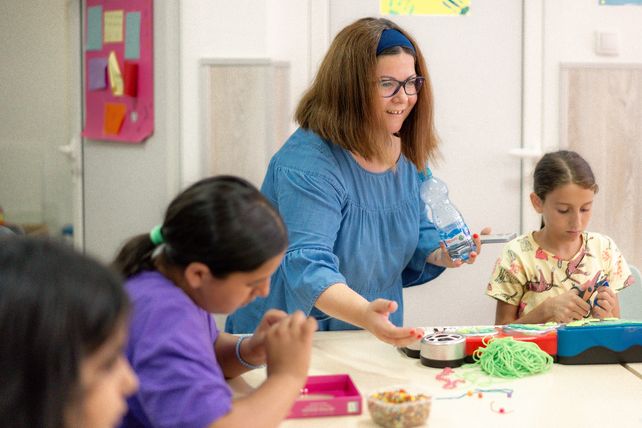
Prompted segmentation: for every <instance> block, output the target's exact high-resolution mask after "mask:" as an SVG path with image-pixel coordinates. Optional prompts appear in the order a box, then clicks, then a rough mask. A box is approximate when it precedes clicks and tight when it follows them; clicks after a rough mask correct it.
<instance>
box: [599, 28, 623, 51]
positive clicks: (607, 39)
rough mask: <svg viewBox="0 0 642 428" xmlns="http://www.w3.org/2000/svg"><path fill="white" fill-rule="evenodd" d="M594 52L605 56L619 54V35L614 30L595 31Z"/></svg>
mask: <svg viewBox="0 0 642 428" xmlns="http://www.w3.org/2000/svg"><path fill="white" fill-rule="evenodd" d="M595 53H596V54H598V55H606V56H617V55H619V54H620V35H619V34H618V33H617V32H615V31H597V32H596V33H595Z"/></svg>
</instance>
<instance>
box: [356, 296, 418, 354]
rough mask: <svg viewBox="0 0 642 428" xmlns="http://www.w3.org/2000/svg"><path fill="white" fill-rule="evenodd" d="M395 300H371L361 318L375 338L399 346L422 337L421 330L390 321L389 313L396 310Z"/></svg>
mask: <svg viewBox="0 0 642 428" xmlns="http://www.w3.org/2000/svg"><path fill="white" fill-rule="evenodd" d="M397 307H398V305H397V302H395V301H392V300H386V299H377V300H373V301H372V302H370V303H369V304H368V306H367V307H366V312H365V314H364V317H363V319H364V320H365V327H366V328H367V330H368V331H369V332H370V333H372V334H374V335H375V336H376V337H377V339H379V340H381V341H383V342H386V343H389V344H391V345H394V346H397V347H401V346H406V345H409V344H411V343H413V342H416V341H417V340H419V339H421V338H422V337H423V334H424V332H423V330H422V329H420V328H412V327H397V326H396V325H394V324H393V323H391V322H390V320H389V319H388V317H389V316H390V313H392V312H395V311H396V310H397Z"/></svg>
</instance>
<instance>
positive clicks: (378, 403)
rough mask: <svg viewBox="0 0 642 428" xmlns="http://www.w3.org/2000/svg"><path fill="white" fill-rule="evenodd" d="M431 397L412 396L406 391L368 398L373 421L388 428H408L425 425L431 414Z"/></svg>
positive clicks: (395, 390)
mask: <svg viewBox="0 0 642 428" xmlns="http://www.w3.org/2000/svg"><path fill="white" fill-rule="evenodd" d="M430 404H431V398H430V396H429V395H426V394H422V393H417V394H412V393H410V392H408V391H407V390H406V389H403V388H398V389H394V390H390V391H381V392H375V393H373V394H371V395H370V396H369V397H368V410H369V411H370V416H372V420H373V421H375V422H376V423H377V424H378V425H380V426H383V427H387V428H406V427H414V426H419V425H423V424H424V423H425V422H426V420H427V419H428V415H429V414H430Z"/></svg>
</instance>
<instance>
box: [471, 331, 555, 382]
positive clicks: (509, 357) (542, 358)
mask: <svg viewBox="0 0 642 428" xmlns="http://www.w3.org/2000/svg"><path fill="white" fill-rule="evenodd" d="M484 344H485V345H486V347H485V348H478V349H476V350H475V351H474V352H473V360H474V361H475V364H476V365H479V368H480V369H481V370H482V371H483V372H485V373H487V374H489V375H490V376H496V377H502V378H508V379H516V378H521V377H524V376H529V375H533V374H537V373H543V372H546V371H548V370H550V368H551V366H552V365H553V357H551V356H550V355H548V354H547V353H546V352H544V351H542V350H541V349H540V348H539V346H537V345H536V344H535V343H533V342H523V341H519V340H515V339H513V338H512V337H503V338H499V339H491V340H490V341H488V342H486V341H484Z"/></svg>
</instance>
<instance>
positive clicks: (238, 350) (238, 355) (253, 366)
mask: <svg viewBox="0 0 642 428" xmlns="http://www.w3.org/2000/svg"><path fill="white" fill-rule="evenodd" d="M248 337H250V336H239V338H238V340H237V341H236V359H237V360H239V363H241V365H242V366H243V367H245V368H246V369H250V370H254V369H262V368H263V367H265V364H259V365H256V364H251V363H248V362H247V361H245V360H244V359H243V357H241V343H243V341H244V340H245V339H247V338H248Z"/></svg>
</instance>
